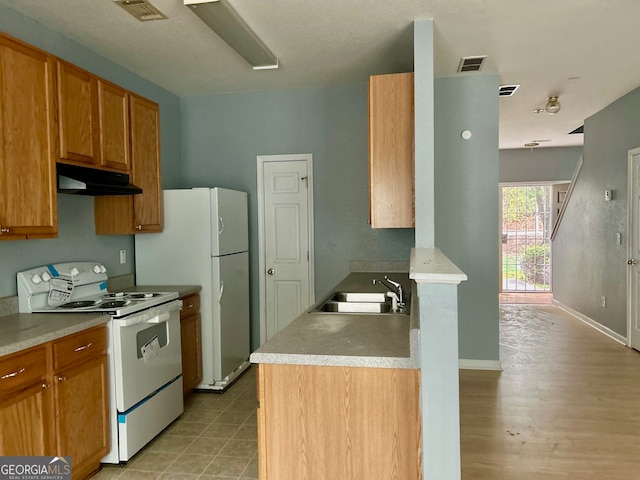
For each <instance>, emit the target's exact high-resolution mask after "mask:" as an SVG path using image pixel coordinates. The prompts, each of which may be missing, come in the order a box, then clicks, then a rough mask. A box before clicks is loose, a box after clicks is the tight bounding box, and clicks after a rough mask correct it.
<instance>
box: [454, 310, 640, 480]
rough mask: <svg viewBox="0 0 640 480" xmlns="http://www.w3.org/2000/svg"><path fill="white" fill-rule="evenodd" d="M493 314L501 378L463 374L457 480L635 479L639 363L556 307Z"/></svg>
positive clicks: (638, 473) (639, 472)
mask: <svg viewBox="0 0 640 480" xmlns="http://www.w3.org/2000/svg"><path fill="white" fill-rule="evenodd" d="M500 312H501V324H500V351H501V361H502V366H503V368H504V371H503V372H488V371H472V370H461V371H460V394H461V395H460V410H461V442H462V478H463V479H464V480H502V479H504V480H530V479H544V480H554V479H570V480H578V479H580V480H596V479H597V480H618V479H620V480H622V479H624V480H629V479H636V478H640V354H639V353H638V352H636V351H635V350H631V349H628V348H626V347H624V346H622V345H620V344H618V343H616V342H615V341H613V340H610V339H608V338H607V337H605V336H604V335H602V334H601V333H599V332H597V331H595V330H594V329H592V328H591V327H589V326H587V325H585V324H583V323H582V322H580V321H578V320H576V319H574V318H573V317H571V316H570V315H568V314H567V313H565V312H563V311H562V310H560V309H559V308H557V307H555V306H551V305H535V306H534V305H501V306H500Z"/></svg>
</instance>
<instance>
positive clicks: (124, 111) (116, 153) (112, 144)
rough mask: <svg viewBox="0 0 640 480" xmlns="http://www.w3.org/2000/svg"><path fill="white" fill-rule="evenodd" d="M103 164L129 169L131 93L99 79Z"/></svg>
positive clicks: (114, 167)
mask: <svg viewBox="0 0 640 480" xmlns="http://www.w3.org/2000/svg"><path fill="white" fill-rule="evenodd" d="M98 107H99V108H98V110H99V112H100V164H101V165H103V166H104V167H107V168H109V169H113V170H121V171H124V172H129V169H130V161H129V158H130V157H129V155H130V144H129V94H128V92H127V91H126V90H125V89H124V88H121V87H118V86H117V85H114V84H112V83H109V82H105V81H104V80H98Z"/></svg>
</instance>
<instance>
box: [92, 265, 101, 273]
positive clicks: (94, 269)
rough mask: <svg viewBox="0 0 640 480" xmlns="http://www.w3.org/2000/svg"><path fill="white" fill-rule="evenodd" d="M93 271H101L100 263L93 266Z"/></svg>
mask: <svg viewBox="0 0 640 480" xmlns="http://www.w3.org/2000/svg"><path fill="white" fill-rule="evenodd" d="M93 271H94V272H95V273H100V265H94V266H93Z"/></svg>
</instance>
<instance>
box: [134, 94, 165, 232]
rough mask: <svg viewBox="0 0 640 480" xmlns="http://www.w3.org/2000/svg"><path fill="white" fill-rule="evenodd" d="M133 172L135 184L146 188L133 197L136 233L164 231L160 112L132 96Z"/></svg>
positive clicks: (147, 101)
mask: <svg viewBox="0 0 640 480" xmlns="http://www.w3.org/2000/svg"><path fill="white" fill-rule="evenodd" d="M130 111H131V157H132V158H131V164H132V165H131V170H132V174H133V175H132V177H133V183H134V184H135V185H137V186H139V187H140V188H142V193H141V194H140V195H134V196H133V226H134V229H135V231H136V232H161V231H162V220H163V218H162V186H161V183H160V182H161V179H160V109H159V108H158V104H156V103H153V102H151V101H149V100H146V99H144V98H142V97H138V96H136V95H131V110H130Z"/></svg>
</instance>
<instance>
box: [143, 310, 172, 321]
mask: <svg viewBox="0 0 640 480" xmlns="http://www.w3.org/2000/svg"><path fill="white" fill-rule="evenodd" d="M170 316H171V315H170V314H169V312H165V313H161V314H160V315H156V316H155V317H152V318H150V319H149V320H147V323H162V322H166V321H167V320H169V317H170Z"/></svg>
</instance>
